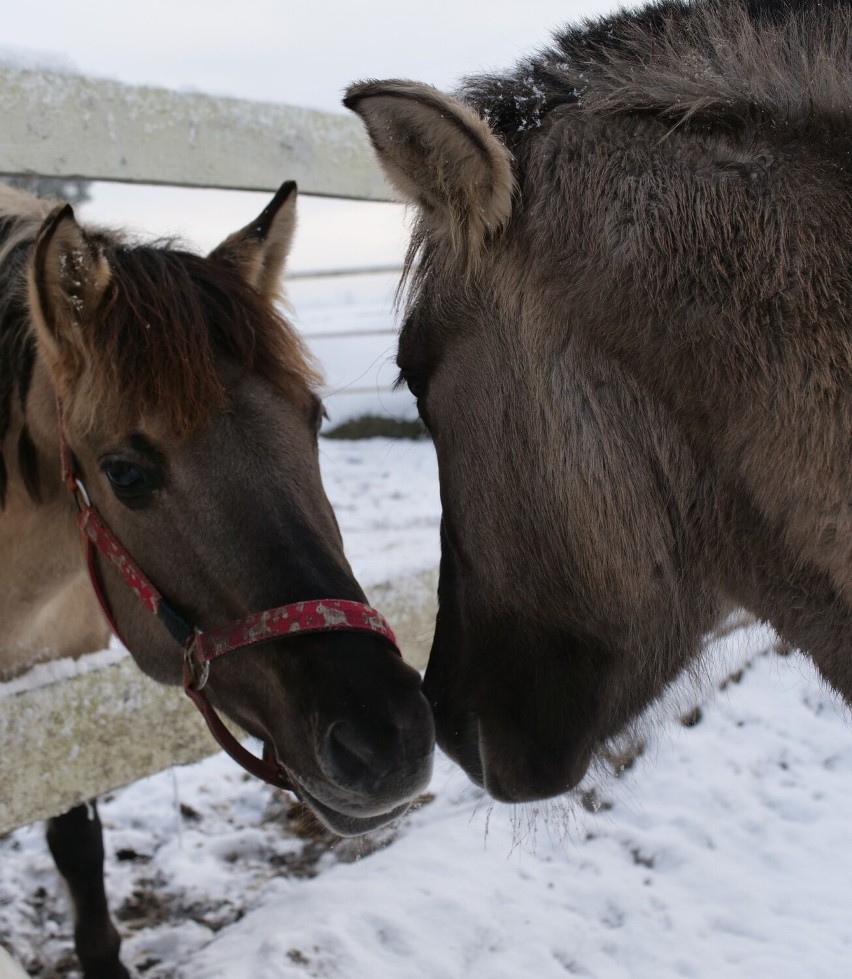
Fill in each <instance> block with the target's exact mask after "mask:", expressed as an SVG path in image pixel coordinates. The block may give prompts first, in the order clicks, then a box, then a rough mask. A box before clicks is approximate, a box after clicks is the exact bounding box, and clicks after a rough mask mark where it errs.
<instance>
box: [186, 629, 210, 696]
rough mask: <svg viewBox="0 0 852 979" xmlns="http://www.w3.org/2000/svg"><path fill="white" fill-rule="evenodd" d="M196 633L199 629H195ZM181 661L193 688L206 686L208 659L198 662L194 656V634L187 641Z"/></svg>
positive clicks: (208, 672) (201, 688) (208, 669)
mask: <svg viewBox="0 0 852 979" xmlns="http://www.w3.org/2000/svg"><path fill="white" fill-rule="evenodd" d="M195 632H196V635H197V634H198V632H199V630H198V629H196V630H195ZM183 662H184V665H185V666H186V669H187V670H188V671H189V676H190V679H191V680H192V689H193V690H203V689H204V688H205V686H207V680H208V679H209V677H210V660H205V661H204V662H203V663H199V662H198V660H197V659H196V657H195V636H193V637H192V639H191V640H190V642H189V645H188V646H187V647H186V650H185V651H184V654H183Z"/></svg>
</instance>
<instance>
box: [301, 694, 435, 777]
mask: <svg viewBox="0 0 852 979" xmlns="http://www.w3.org/2000/svg"><path fill="white" fill-rule="evenodd" d="M417 699H418V703H417V704H416V705H415V709H413V710H412V711H410V712H409V713H406V714H405V715H402V716H399V717H397V718H387V717H386V718H383V719H382V720H381V721H378V720H376V719H374V718H372V717H370V716H366V717H363V718H361V717H359V718H355V719H353V718H351V717H350V718H348V719H345V720H343V719H340V720H336V721H333V722H332V723H331V724H329V726H328V728H327V729H326V731H325V734H324V735H323V737H322V739H321V742H320V747H319V761H320V765H321V766H322V769H323V772H324V774H325V776H326V777H327V778H328V779H329V781H331V782H332V783H333V784H335V785H337V786H339V787H340V788H344V789H346V790H348V791H350V792H357V793H359V794H361V793H363V794H375V793H376V792H377V791H379V790H380V789H381V788H382V787H383V786H385V787H389V784H390V783H393V784H394V785H395V786H397V788H398V789H400V788H402V787H404V786H405V785H406V783H407V782H409V781H412V782H414V781H416V780H418V779H420V778H421V774H422V768H423V760H424V759H425V758H428V757H429V756H430V755H431V752H432V748H433V745H434V728H433V726H432V719H431V716H430V714H429V706H428V704H427V703H426V700H425V698H423V697H421V696H418V698H417ZM416 707H420V708H421V709H420V710H417V709H416ZM421 715H422V716H421Z"/></svg>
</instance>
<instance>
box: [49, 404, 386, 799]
mask: <svg viewBox="0 0 852 979" xmlns="http://www.w3.org/2000/svg"><path fill="white" fill-rule="evenodd" d="M57 416H58V420H59V456H60V461H61V464H62V477H63V479H64V481H65V485H66V487H67V489H68V491H69V492H70V493H71V495H72V496H73V497H74V500H75V501H76V504H77V523H78V525H79V527H80V530H81V532H82V536H83V542H84V543H83V546H84V549H85V551H86V564H87V567H88V570H89V579H90V581H91V583H92V588H93V589H94V592H95V595H96V596H97V598H98V601H99V603H100V606H101V608H102V609H103V613H104V615H105V616H106V618H107V621H108V622H109V625H110V628H111V629H112V631H113V632H114V633H115V634H116V635H117V636H118V637H119V638H121V631H120V629H119V628H118V624H117V623H116V621H115V617H114V616H113V614H112V610H111V609H110V606H109V602H108V600H107V597H106V593H105V592H104V588H103V583H102V581H101V577H100V574H99V573H98V567H97V564H96V562H95V553H98V554H100V555H101V556H102V557H104V558H105V559H106V560H108V561H109V562H110V564H111V565H112V566H113V567H114V568H115V570H116V571H117V572H118V573H119V575H120V576H121V578H122V579H123V580H124V582H125V584H126V585H127V587H128V588H129V589H130V590H131V591H132V592H133V594H134V595H136V597H137V598H138V599H139V601H140V602H141V603H142V605H143V606H144V607H145V608H146V609H147V610H148V611H149V612H151V613H152V614H153V615H155V616H156V617H157V619H158V620H159V621H160V622H161V623H162V625H163V626H164V627H165V629H166V630H167V631H168V633H169V635H171V636H172V638H173V639H174V640H175V642H177V643H178V644H179V645H180V646H181V647H182V648H183V654H184V655H183V689H184V691H185V693H186V694H187V696H188V697H189V698H190V700H192V702H193V703H194V704H195V706H196V707H197V708H198V709H199V711H200V712H201V714H202V715H203V717H204V719H205V721H206V722H207V726H208V728H209V729H210V733H211V734H212V735H213V737H214V738H215V740H216V741H217V742H218V743H219V745H220V746H221V747H222V748H223V749H224V750H225V751H226V752H227V753H228V754H229V755H230V756H231V757H232V758H233V759H234V761H236V762H237V763H238V764H239V765H241V766H242V767H243V768H244V769H246V771H248V772H250V773H251V774H252V775H256V776H257V777H258V778H260V779H263V781H264V782H269V783H270V784H271V785H276V786H278V787H279V788H284V789H292V788H293V784H292V781H291V779H290V776H289V775H288V774H287V771H286V769H285V768H284V766H283V765H281V764H280V763H279V762H278V761H277V760H276V759H275V756H274V750H273V749H272V748H271V747H270V746H269V745H265V746H264V756H263V758H257V757H256V756H255V755H253V754H251V752H249V751H247V750H246V749H245V748H244V747H243V746H242V745H241V744H240V743H239V741H237V739H236V738H235V737H234V736H233V735H232V734H231V732H230V731H229V730H228V728H227V727H226V726H225V724H224V723H223V721H222V719H221V718H220V717H219V715H218V714H217V713H216V711H215V709H214V708H213V705H212V704H211V703H210V701H209V699H208V698H207V694H206V693H205V692H204V687H205V685H206V683H207V679H208V677H209V674H210V663H211V662H212V661H213V660H214V659H218V658H219V657H220V656H224V655H226V654H227V653H231V652H234V651H235V650H238V649H245V648H246V647H247V646H253V645H255V644H256V643H261V642H267V641H268V640H270V639H280V638H283V637H285V636H298V635H304V634H305V633H312V632H366V633H369V634H370V635H373V636H375V637H377V638H378V639H381V640H383V641H384V642H385V643H386V644H387V645H388V646H390V648H391V649H392V650H393V651H394V652H395V653H396V654H397V655H401V653H400V652H399V648H398V646H397V643H396V637H395V636H394V634H393V630H392V629H391V627H390V626H389V625H388V623H387V621H386V619H385V618H384V616H383V615H382V614H381V613H380V612H377V611H376V610H375V609H374V608H371V607H370V606H369V605H364V604H363V603H361V602H351V601H348V600H346V599H319V600H313V601H307V602H294V603H291V604H289V605H279V606H278V607H276V608H271V609H266V610H265V611H263V612H255V613H253V614H251V615H247V616H245V617H244V618H242V619H238V620H237V621H235V622H230V623H228V624H227V625H224V626H220V627H218V628H215V629H209V630H207V631H203V630H201V629H199V628H198V626H196V625H193V624H191V623H189V622H187V621H186V620H185V619H184V618H183V617H182V616H181V615H180V614H179V613H178V612H177V611H175V609H174V608H172V606H171V605H169V603H168V602H167V601H166V600H165V598H163V596H162V595H161V594H160V592H159V591H158V590H157V588H156V587H155V586H154V584H153V583H152V582H151V580H150V579H149V578H148V577H147V575H146V574H145V573H144V572H143V571H142V569H141V568H140V567H139V565H138V564H137V563H136V562H135V561H134V560H133V558H132V556H131V555H130V553H129V552H128V551H127V549H126V548H125V547H124V545H123V544H122V543H121V542H120V541H119V540H118V538H117V537H116V536H115V535H114V534H113V533H112V531H111V530H110V529H109V527H108V526H107V525H106V524H105V523H104V521H103V520H102V519H101V515H100V514H99V513H98V511H97V509H96V508H95V507H94V506H93V505H92V502H91V500H90V499H89V494H88V493H87V491H86V487H85V485H84V484H83V481H82V480H81V478H80V476H79V475H78V473H77V472H76V471H75V468H74V464H73V460H72V458H71V454H70V452H69V451H68V445H67V443H66V441H65V433H64V428H63V425H62V410H61V407H60V406H59V404H58V403H57Z"/></svg>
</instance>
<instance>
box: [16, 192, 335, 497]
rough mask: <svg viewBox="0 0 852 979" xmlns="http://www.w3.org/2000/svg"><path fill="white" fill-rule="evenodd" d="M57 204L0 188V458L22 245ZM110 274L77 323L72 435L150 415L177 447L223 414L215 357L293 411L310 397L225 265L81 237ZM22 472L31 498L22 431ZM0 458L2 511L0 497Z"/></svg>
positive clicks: (287, 330)
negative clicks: (104, 422) (82, 353)
mask: <svg viewBox="0 0 852 979" xmlns="http://www.w3.org/2000/svg"><path fill="white" fill-rule="evenodd" d="M53 203H55V202H46V203H45V202H43V201H39V200H38V199H36V198H34V197H32V195H29V194H25V193H23V192H20V191H12V190H11V189H10V188H7V187H0V447H2V446H3V442H4V440H5V438H6V435H7V434H8V430H9V425H10V420H11V413H12V406H13V396H14V395H15V392H17V397H18V398H19V401H20V404H21V407H22V408H23V406H24V404H25V401H26V396H27V391H28V390H29V385H30V382H31V378H32V371H33V365H34V362H35V357H36V345H35V337H34V333H33V330H32V324H31V321H30V316H29V311H28V308H27V300H26V281H25V280H26V268H27V263H28V261H29V253H30V251H31V245H32V242H33V241H34V239H35V236H36V234H37V232H38V229H39V227H40V225H41V222H42V220H43V218H44V216H45V215H46V214H47V213H49V211H50V209H51V206H52V205H53ZM86 234H87V235H88V236H89V238H90V239H92V240H93V241H94V242H95V243H96V244H97V246H98V247H99V248H100V249H101V251H102V254H103V255H104V257H105V259H106V260H107V262H108V263H109V265H110V270H111V278H110V282H109V285H108V287H107V289H106V292H105V294H104V296H103V298H102V300H101V302H100V304H99V306H98V308H97V309H96V310H95V311H94V313H93V315H92V317H91V318H89V319H87V320H86V322H85V323H83V324H82V329H83V331H84V335H85V343H86V348H87V349H86V354H87V369H86V372H85V375H84V377H83V378H82V379H81V380H80V381H79V383H78V384H77V386H76V388H75V394H74V399H73V403H72V404H68V405H64V406H63V407H64V409H65V415H66V421H67V423H68V424H69V425H72V426H76V427H78V428H80V429H81V430H85V429H86V428H87V427H89V426H90V425H91V424H92V422H93V420H94V417H95V415H96V414H100V415H101V417H103V418H107V419H109V420H110V422H111V423H113V424H115V426H116V429H117V430H118V429H127V428H130V427H133V426H134V425H135V424H137V423H138V420H139V418H140V417H142V416H144V415H146V414H156V416H157V417H158V419H162V420H163V422H164V423H165V424H166V425H167V426H168V428H169V429H170V430H171V432H172V433H173V434H174V435H175V436H176V437H178V438H184V437H186V436H188V435H189V434H190V433H192V432H193V431H196V430H197V429H198V428H200V427H201V426H202V425H203V424H204V423H205V422H206V421H207V420H209V418H210V417H211V415H212V414H213V412H214V411H216V410H218V409H221V408H222V407H224V406H225V404H226V401H227V396H226V391H225V390H224V388H223V384H222V379H221V377H220V374H219V364H218V361H219V360H220V358H224V359H226V360H228V361H230V362H231V363H233V364H236V365H237V366H238V367H241V368H245V369H247V370H249V371H252V372H255V373H257V374H259V375H261V376H262V377H264V378H266V379H267V380H269V381H270V382H271V383H272V384H274V385H275V386H276V387H277V388H278V389H279V390H280V391H281V392H282V393H283V394H284V395H285V396H286V397H287V398H288V399H289V400H290V401H291V402H293V403H294V404H297V405H300V406H306V405H307V404H308V403H309V402H310V401H311V400H313V399H314V398H315V388H316V386H317V385H318V384H319V379H320V376H319V372H318V370H317V368H316V367H315V366H314V364H313V362H312V360H311V357H310V354H309V353H308V351H307V348H306V347H305V345H304V343H303V341H302V340H301V338H300V337H299V336H298V334H297V333H296V331H295V330H294V328H293V327H292V326H291V325H290V323H289V322H288V321H287V320H286V319H285V317H284V316H283V315H282V314H281V313H280V312H279V311H278V310H277V309H276V307H275V306H274V305H273V303H272V301H270V300H268V299H266V298H265V297H263V296H261V295H260V294H259V293H258V292H256V291H255V290H254V289H253V288H252V287H251V286H249V285H248V284H247V283H246V282H245V281H244V280H243V279H242V278H241V276H240V275H239V273H238V272H237V271H236V270H235V269H233V268H231V267H227V266H225V265H224V264H221V263H217V262H213V261H209V260H208V259H205V258H202V257H200V256H199V255H196V254H194V253H191V252H189V251H185V250H182V249H180V248H178V247H176V246H175V244H174V242H172V241H157V242H153V243H150V244H139V243H134V242H131V241H129V240H127V239H126V238H125V237H124V236H122V235H121V234H118V233H114V232H103V231H97V232H92V231H90V230H87V231H86ZM18 453H19V462H20V466H21V472H22V475H23V477H24V480H25V482H26V484H27V487H28V489H29V491H30V493H31V495H34V496H36V495H37V471H36V467H35V453H34V448H33V446H32V442H31V440H30V438H29V434H28V432H27V429H26V426H24V429H23V431H22V433H21V436H20V438H19V446H18ZM6 479H7V476H6V467H5V463H4V461H3V455H2V452H0V506H2V503H3V500H4V496H5V488H6Z"/></svg>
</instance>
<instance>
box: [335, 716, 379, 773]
mask: <svg viewBox="0 0 852 979" xmlns="http://www.w3.org/2000/svg"><path fill="white" fill-rule="evenodd" d="M380 755H381V751H380V749H379V747H378V744H377V740H376V738H375V737H372V736H370V735H369V734H368V733H367V732H366V731H365V730H363V729H361V728H359V727H358V726H357V725H355V724H353V723H352V722H351V721H335V722H334V723H333V724H332V725H331V726H330V727H329V729H328V730H327V731H326V733H325V737H324V739H323V744H322V748H321V762H322V767H323V769H324V770H325V773H326V775H327V776H328V777H329V778H330V779H331V780H332V781H333V782H335V783H336V784H338V785H343V786H345V787H347V788H356V787H357V788H360V787H362V786H363V784H364V782H365V781H368V780H370V779H372V778H375V777H381V776H382V775H384V774H385V771H384V770H383V771H381V772H379V771H377V762H380ZM382 767H384V766H382Z"/></svg>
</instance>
